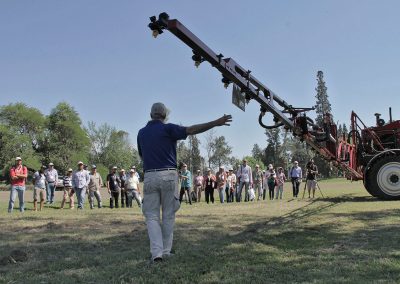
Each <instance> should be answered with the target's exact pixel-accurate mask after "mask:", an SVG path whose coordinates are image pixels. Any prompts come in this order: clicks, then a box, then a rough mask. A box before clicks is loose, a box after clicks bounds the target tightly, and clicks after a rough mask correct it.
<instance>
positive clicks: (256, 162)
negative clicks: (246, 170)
mask: <svg viewBox="0 0 400 284" xmlns="http://www.w3.org/2000/svg"><path fill="white" fill-rule="evenodd" d="M243 159H246V161H247V164H248V165H249V166H250V167H251V169H252V171H254V170H255V169H256V165H259V166H260V169H261V170H265V169H266V167H265V165H264V163H263V161H261V160H259V159H256V158H254V157H253V156H246V157H244V158H243ZM241 164H242V162H240V164H239V165H241ZM239 167H240V166H239Z"/></svg>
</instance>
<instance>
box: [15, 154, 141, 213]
mask: <svg viewBox="0 0 400 284" xmlns="http://www.w3.org/2000/svg"><path fill="white" fill-rule="evenodd" d="M116 171H117V167H113V168H112V170H111V171H110V174H108V175H107V182H106V186H107V190H108V193H109V195H110V207H111V208H114V204H115V208H118V207H119V202H118V199H119V196H121V206H122V207H125V205H126V207H132V200H133V199H135V200H136V201H137V204H138V206H139V207H141V203H142V197H141V195H140V194H141V193H140V186H139V178H140V177H139V174H138V173H137V172H136V168H135V166H133V167H132V168H131V169H130V171H129V174H125V171H124V170H123V169H121V171H120V172H119V174H116ZM10 177H11V188H10V200H9V205H8V212H9V213H11V212H12V211H13V209H14V204H15V200H16V197H17V196H18V199H19V210H20V211H21V212H24V210H25V189H26V180H27V177H28V170H27V167H26V166H23V165H22V158H21V157H16V158H15V165H14V166H13V167H12V168H11V169H10ZM61 182H62V184H61V185H60V184H59V183H61ZM32 183H33V185H34V189H33V210H34V211H38V210H39V211H42V210H43V208H44V204H45V202H46V204H53V203H54V192H55V190H56V188H57V187H61V186H62V187H63V197H62V201H61V207H60V208H61V209H64V208H65V204H66V203H67V202H68V203H69V208H70V209H74V208H75V196H76V198H77V203H78V204H77V208H78V209H83V208H84V203H85V199H86V195H88V199H89V205H90V208H91V209H93V208H94V207H95V201H97V207H98V208H102V207H103V204H102V197H101V193H100V190H101V188H102V186H103V179H102V177H101V175H100V174H99V173H98V172H97V167H96V165H92V167H91V169H90V171H89V170H88V169H87V166H86V165H84V163H83V162H81V161H79V162H78V163H77V169H76V170H75V171H73V170H72V169H71V168H69V169H68V170H67V172H66V174H65V176H64V177H63V179H62V181H59V176H58V171H57V170H56V169H55V168H54V164H53V163H49V164H48V167H46V166H44V165H42V166H41V167H40V169H39V170H38V171H36V172H35V173H34V174H33V177H32Z"/></svg>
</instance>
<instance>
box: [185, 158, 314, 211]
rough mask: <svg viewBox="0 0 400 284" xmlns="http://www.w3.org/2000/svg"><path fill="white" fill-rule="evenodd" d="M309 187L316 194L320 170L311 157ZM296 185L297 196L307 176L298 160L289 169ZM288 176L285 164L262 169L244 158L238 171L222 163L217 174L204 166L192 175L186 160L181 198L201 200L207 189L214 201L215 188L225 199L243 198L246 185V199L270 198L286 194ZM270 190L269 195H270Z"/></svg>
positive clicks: (221, 200)
mask: <svg viewBox="0 0 400 284" xmlns="http://www.w3.org/2000/svg"><path fill="white" fill-rule="evenodd" d="M306 167H307V182H306V185H307V188H308V193H309V197H311V191H312V194H313V197H314V195H315V188H316V175H317V174H318V169H317V166H316V165H315V164H314V161H313V160H311V161H310V162H309V163H308V164H307V166H306ZM288 176H289V178H290V180H291V182H292V188H293V197H294V198H297V197H298V194H299V191H300V183H301V181H302V178H303V173H302V169H301V167H299V165H298V162H297V161H295V162H294V163H293V166H292V167H291V168H290V169H289V174H288ZM286 180H287V177H286V175H285V173H284V170H283V168H282V167H278V168H277V169H276V170H275V169H274V167H273V165H272V164H270V165H268V167H267V170H261V169H260V166H259V165H256V166H255V170H254V171H252V169H251V167H250V166H249V165H248V164H247V160H246V159H244V160H243V163H242V164H241V165H240V166H239V167H238V169H237V171H236V174H235V173H234V170H233V168H229V169H228V170H227V171H225V169H224V167H223V166H221V167H219V170H218V172H217V173H216V174H215V175H214V174H212V172H211V169H209V168H208V169H207V170H206V174H205V175H202V173H201V171H200V170H197V175H196V176H195V177H194V178H193V179H192V175H191V172H190V171H189V170H188V169H187V165H186V164H183V165H182V166H181V169H180V172H179V181H180V184H181V187H180V195H179V201H180V202H182V200H183V196H184V195H185V194H186V198H187V201H188V203H189V204H192V201H197V202H200V201H201V196H202V192H204V193H205V201H206V202H207V203H209V202H211V203H214V190H217V191H218V194H219V200H220V202H221V203H224V202H225V201H226V202H233V201H234V200H236V202H241V201H242V197H243V189H244V201H245V202H247V201H253V200H256V199H257V201H258V200H261V199H263V200H265V199H266V198H267V196H268V197H269V199H270V200H274V199H282V198H283V185H284V183H285V182H286ZM267 191H268V195H267Z"/></svg>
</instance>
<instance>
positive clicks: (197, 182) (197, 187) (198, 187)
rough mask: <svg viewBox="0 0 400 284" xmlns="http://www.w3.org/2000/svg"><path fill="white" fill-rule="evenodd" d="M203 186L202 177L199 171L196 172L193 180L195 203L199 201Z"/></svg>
mask: <svg viewBox="0 0 400 284" xmlns="http://www.w3.org/2000/svg"><path fill="white" fill-rule="evenodd" d="M203 184H204V177H203V175H202V174H201V171H200V170H197V175H196V177H195V178H194V180H193V188H194V191H195V194H196V197H197V198H196V202H200V201H201V192H202V191H203V190H204V188H203Z"/></svg>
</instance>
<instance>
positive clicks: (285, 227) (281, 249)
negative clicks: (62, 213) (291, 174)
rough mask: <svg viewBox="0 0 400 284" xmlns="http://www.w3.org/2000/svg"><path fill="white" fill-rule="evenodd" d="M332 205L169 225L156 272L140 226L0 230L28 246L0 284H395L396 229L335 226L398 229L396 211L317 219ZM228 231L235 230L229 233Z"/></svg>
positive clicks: (5, 245)
mask: <svg viewBox="0 0 400 284" xmlns="http://www.w3.org/2000/svg"><path fill="white" fill-rule="evenodd" d="M324 201H326V200H324ZM356 202H357V201H356ZM339 204H340V202H333V201H332V202H319V201H318V200H315V201H311V202H310V203H307V204H306V205H304V206H303V207H301V208H298V209H295V210H293V211H292V212H289V213H287V214H285V215H282V216H278V217H273V218H270V219H268V220H257V221H255V222H252V223H250V224H248V225H243V226H241V225H240V221H238V219H239V218H240V216H232V218H224V219H222V220H221V218H219V216H212V215H211V216H210V215H205V214H199V215H194V216H186V215H185V216H186V217H183V218H185V221H189V220H186V219H188V218H190V222H184V223H183V224H182V223H178V225H177V230H176V231H175V244H174V246H175V250H176V255H175V256H174V257H172V258H170V259H167V260H166V261H165V262H164V263H161V264H158V265H149V264H148V259H149V253H148V250H149V244H148V238H147V231H146V227H145V225H144V224H143V222H140V221H137V222H135V223H134V224H132V222H131V221H126V220H115V221H113V220H107V221H104V222H101V221H100V220H91V218H90V217H87V218H85V219H83V220H79V223H72V224H71V223H66V222H60V223H53V222H48V223H46V224H43V225H41V226H38V227H34V228H33V227H27V228H25V229H24V230H21V231H18V232H7V231H3V232H1V235H0V236H1V239H2V240H13V239H16V240H18V239H20V240H23V239H28V240H29V242H28V243H27V245H26V246H24V247H23V249H24V250H25V251H27V253H28V256H29V258H28V261H27V262H25V263H17V264H8V265H5V266H2V267H0V272H1V275H2V276H0V282H2V281H4V282H8V281H16V282H22V283H24V282H26V283H28V282H30V283H33V282H35V283H51V282H55V281H57V282H59V283H73V282H75V283H189V282H190V283H196V282H201V283H266V282H270V283H285V282H286V283H287V282H328V283H329V282H331V283H337V282H364V283H365V282H375V281H394V282H397V281H399V280H400V265H399V262H400V253H399V250H400V242H399V237H398V231H399V226H398V225H394V224H385V223H384V222H381V223H379V224H380V225H379V226H368V224H369V223H368V222H367V223H365V224H364V223H361V224H360V225H359V226H355V227H352V228H348V226H349V225H348V223H347V222H341V221H337V220H345V221H346V220H347V221H351V220H359V221H362V222H364V221H369V220H378V219H383V218H397V220H398V219H399V210H386V211H381V212H367V213H332V212H331V211H329V212H327V211H328V210H329V209H332V208H334V207H335V206H338V205H339ZM318 214H325V215H326V218H327V220H326V221H325V222H323V223H322V224H314V223H312V222H307V221H309V219H310V218H311V217H312V216H316V215H318ZM366 215H367V216H369V217H368V218H369V219H365V216H366ZM180 217H182V216H180ZM221 221H223V222H226V223H221ZM234 225H237V226H238V227H239V228H240V230H237V228H236V229H234V230H232V226H234ZM363 225H365V226H363ZM382 240H384V241H382ZM12 244H13V242H11V241H10V242H1V244H0V252H1V254H3V252H5V253H8V252H10V251H11V250H12V249H13V246H12ZM28 280H29V281H28Z"/></svg>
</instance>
